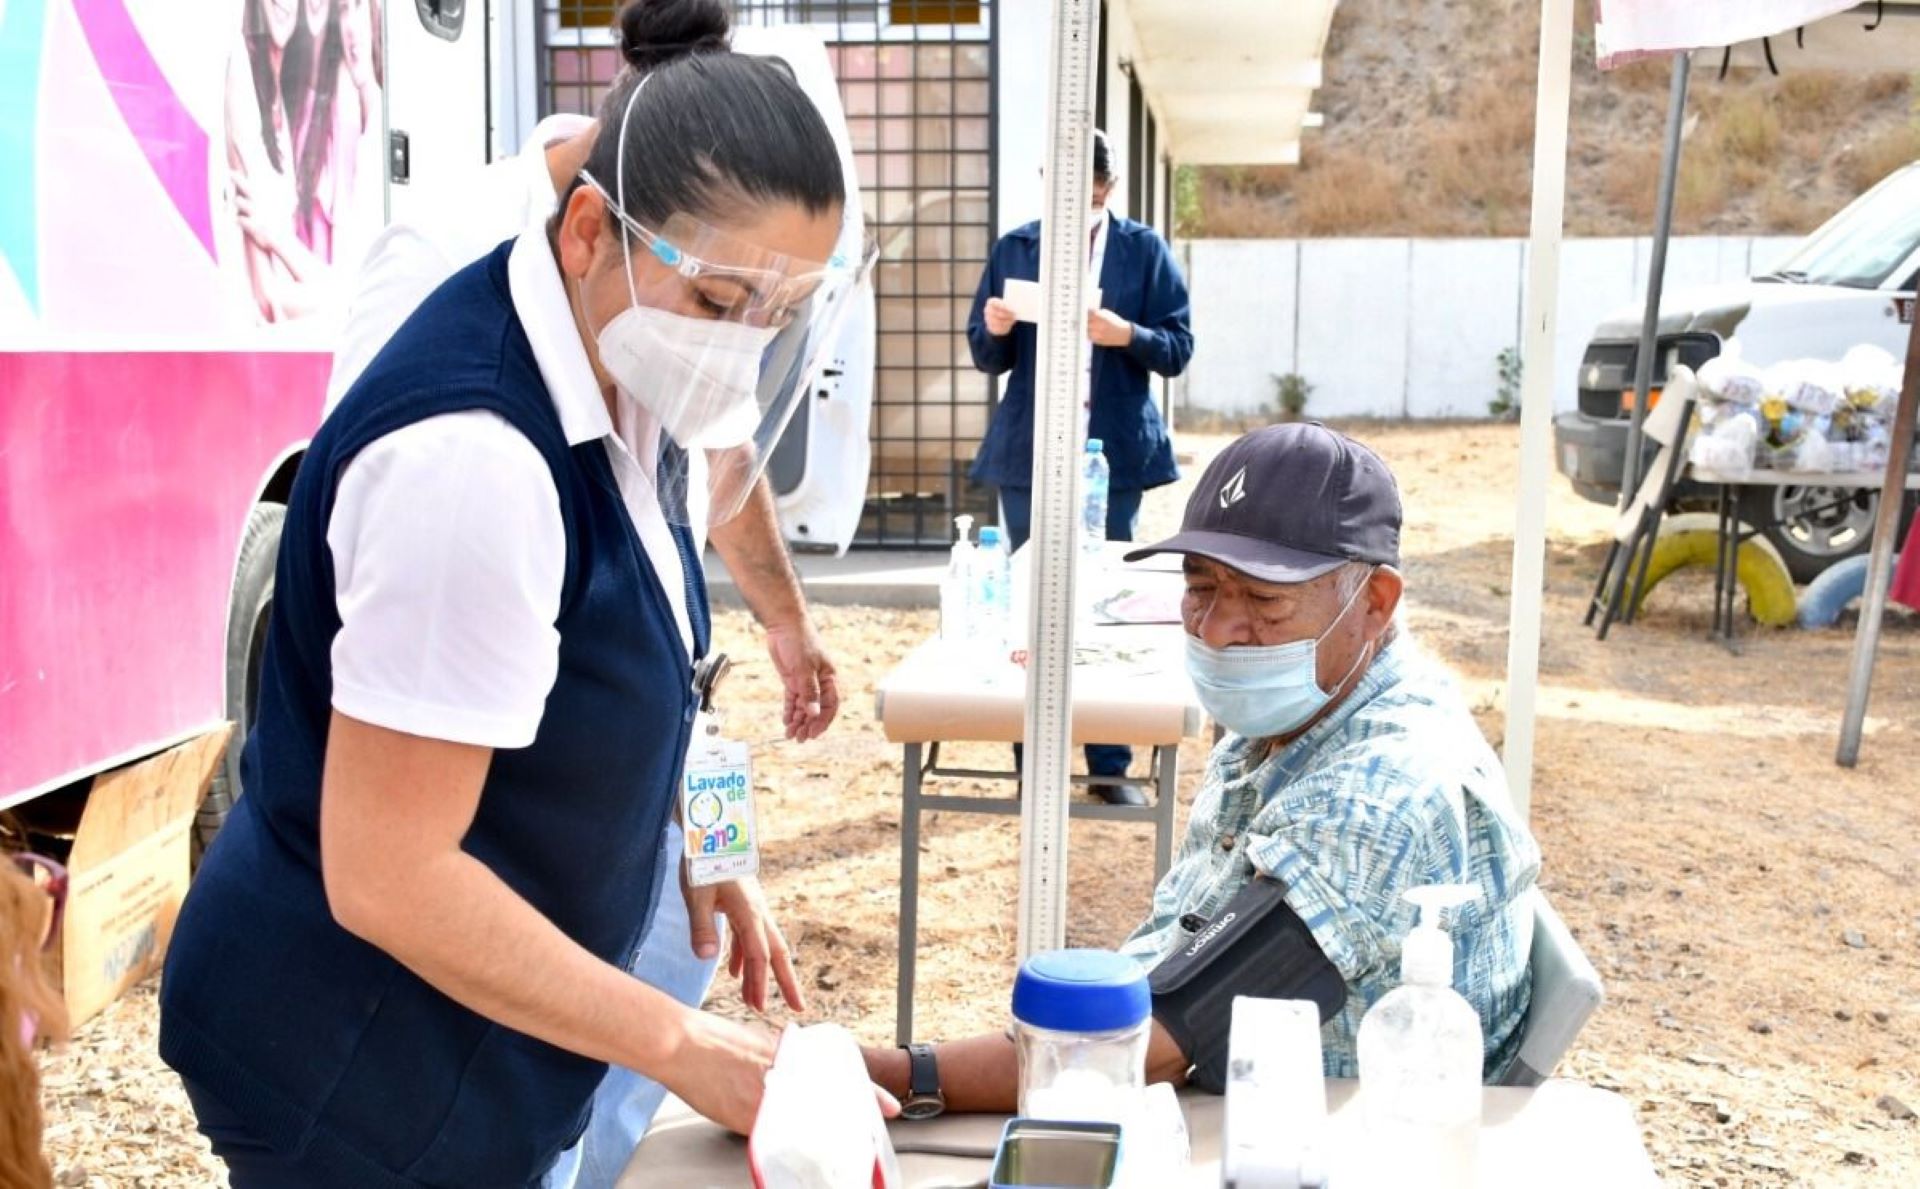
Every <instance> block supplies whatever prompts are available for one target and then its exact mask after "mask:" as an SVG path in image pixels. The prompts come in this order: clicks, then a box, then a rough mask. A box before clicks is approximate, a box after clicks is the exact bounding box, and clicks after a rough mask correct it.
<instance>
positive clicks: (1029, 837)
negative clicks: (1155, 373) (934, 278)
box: [1019, 0, 1100, 959]
mask: <svg viewBox="0 0 1920 1189" xmlns="http://www.w3.org/2000/svg"><path fill="white" fill-rule="evenodd" d="M1099 19H1100V4H1099V0H1054V3H1053V49H1052V58H1051V61H1050V62H1049V64H1048V70H1047V113H1048V115H1047V158H1046V160H1047V176H1046V182H1045V185H1046V191H1047V201H1046V211H1045V215H1044V217H1043V218H1042V220H1041V223H1040V292H1041V293H1042V295H1043V305H1042V307H1041V316H1040V325H1039V328H1038V329H1039V359H1038V361H1037V362H1038V364H1039V367H1038V369H1037V374H1036V376H1035V384H1034V402H1033V535H1032V541H1031V544H1030V545H1029V550H1030V555H1029V556H1030V560H1031V561H1032V569H1033V586H1032V597H1031V598H1030V600H1029V602H1028V609H1029V611H1028V619H1027V722H1026V741H1027V747H1026V762H1025V770H1024V771H1023V772H1022V774H1021V775H1022V779H1021V788H1022V797H1021V802H1020V934H1019V941H1020V957H1021V958H1022V959H1025V958H1026V957H1027V956H1029V955H1031V954H1034V953H1038V952H1040V951H1043V950H1050V949H1058V948H1060V947H1061V946H1062V945H1064V944H1066V938H1067V911H1066V910H1067V801H1068V796H1069V792H1070V789H1071V784H1070V779H1071V772H1072V769H1071V768H1070V767H1069V763H1070V760H1069V752H1068V741H1069V739H1070V737H1071V734H1072V731H1071V727H1072V717H1073V599H1074V590H1073V588H1074V563H1075V559H1076V556H1077V554H1078V550H1079V546H1078V544H1077V542H1076V541H1075V539H1074V536H1075V525H1076V524H1077V523H1078V522H1079V519H1080V517H1079V510H1080V506H1079V499H1078V498H1077V497H1078V495H1079V478H1080V459H1081V452H1082V450H1083V449H1084V444H1083V443H1084V439H1083V437H1082V434H1083V432H1084V431H1083V430H1082V429H1081V426H1080V410H1081V408H1082V407H1084V406H1085V404H1086V400H1087V362H1088V352H1089V351H1090V350H1091V347H1090V346H1089V344H1088V342H1087V306H1086V296H1085V294H1086V275H1087V233H1088V230H1089V228H1090V220H1091V216H1092V213H1093V211H1092V205H1093V179H1092V176H1091V175H1092V173H1093V161H1092V156H1093V143H1092V142H1093V92H1094V80H1093V71H1094V47H1095V44H1096V42H1097V41H1098V38H1099Z"/></svg>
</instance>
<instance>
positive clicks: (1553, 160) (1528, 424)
mask: <svg viewBox="0 0 1920 1189" xmlns="http://www.w3.org/2000/svg"><path fill="white" fill-rule="evenodd" d="M1572 88H1573V0H1542V2H1541V5H1540V79H1539V86H1538V91H1537V96H1538V98H1537V106H1536V108H1535V112H1534V121H1533V222H1532V231H1531V234H1530V236H1529V238H1528V241H1527V245H1528V246H1527V306H1526V323H1525V328H1524V330H1525V335H1524V337H1523V339H1522V340H1521V344H1520V357H1521V359H1522V360H1524V361H1525V369H1526V370H1525V372H1524V374H1523V377H1522V379H1521V388H1520V493H1519V494H1520V498H1519V501H1518V503H1519V510H1518V514H1517V516H1516V519H1515V523H1514V531H1513V581H1512V584H1511V587H1510V589H1511V590H1512V591H1513V601H1512V606H1511V609H1510V612H1509V614H1510V618H1509V620H1508V628H1507V732H1506V746H1505V747H1504V749H1503V751H1504V752H1505V755H1504V759H1505V763H1506V769H1507V788H1508V790H1509V792H1510V793H1511V794H1512V797H1513V806H1514V809H1515V811H1516V812H1518V813H1519V815H1520V818H1521V820H1522V821H1525V820H1526V819H1527V816H1528V814H1529V812H1530V810H1531V808H1532V806H1531V802H1532V792H1533V725H1534V724H1533V709H1534V693H1535V687H1536V686H1537V685H1538V683H1539V679H1540V612H1541V602H1542V598H1543V595H1544V592H1545V589H1546V572H1547V483H1548V480H1549V478H1550V475H1549V472H1550V470H1551V464H1552V460H1553V376H1554V360H1553V328H1554V321H1555V315H1556V313H1557V308H1556V307H1557V306H1558V304H1559V293H1560V289H1559V286H1560V235H1561V222H1562V216H1563V215H1564V213H1565V211H1566V198H1567V108H1568V104H1569V102H1570V100H1571V96H1572Z"/></svg>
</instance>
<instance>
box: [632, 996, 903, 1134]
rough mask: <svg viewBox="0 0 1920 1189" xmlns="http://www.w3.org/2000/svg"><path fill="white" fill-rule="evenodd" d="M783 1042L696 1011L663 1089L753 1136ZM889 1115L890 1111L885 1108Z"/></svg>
mask: <svg viewBox="0 0 1920 1189" xmlns="http://www.w3.org/2000/svg"><path fill="white" fill-rule="evenodd" d="M779 1042H780V1038H779V1037H778V1036H776V1035H775V1034H774V1033H772V1032H769V1031H767V1030H766V1029H765V1028H761V1027H758V1026H756V1025H747V1024H736V1023H734V1022H732V1021H731V1020H723V1019H721V1018H720V1017H719V1016H716V1015H713V1014H711V1013H709V1012H703V1011H690V1012H688V1013H687V1015H686V1019H685V1032H684V1035H683V1037H682V1040H681V1043H680V1048H679V1052H678V1053H676V1054H675V1056H674V1059H673V1060H672V1062H671V1063H670V1064H669V1065H668V1069H669V1070H670V1071H671V1072H670V1073H669V1074H668V1075H667V1076H665V1077H662V1078H661V1079H660V1081H661V1084H663V1085H665V1086H666V1088H667V1089H669V1090H671V1091H673V1092H674V1093H675V1094H677V1095H679V1096H680V1098H681V1099H682V1100H683V1101H685V1102H686V1104H687V1105H688V1106H690V1107H692V1108H693V1109H694V1110H696V1111H699V1112H700V1113H701V1114H702V1115H704V1116H705V1117H707V1118H709V1119H711V1120H713V1121H714V1122H715V1123H718V1124H719V1125H720V1126H722V1127H725V1128H726V1129H727V1130H729V1131H732V1132H735V1133H737V1134H739V1135H746V1134H747V1133H749V1132H750V1131H752V1130H753V1120H754V1116H755V1115H758V1114H759V1113H760V1098H761V1095H763V1094H764V1093H765V1092H766V1088H767V1070H769V1069H771V1068H773V1053H774V1049H775V1048H776V1047H777V1046H778V1045H779ZM883 1109H884V1108H883Z"/></svg>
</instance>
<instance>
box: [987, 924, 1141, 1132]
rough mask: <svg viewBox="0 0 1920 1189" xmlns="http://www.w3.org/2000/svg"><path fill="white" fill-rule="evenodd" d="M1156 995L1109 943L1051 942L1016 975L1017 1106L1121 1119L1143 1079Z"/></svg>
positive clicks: (1028, 1111)
mask: <svg viewBox="0 0 1920 1189" xmlns="http://www.w3.org/2000/svg"><path fill="white" fill-rule="evenodd" d="M1152 1011H1153V1002H1152V996H1151V994H1150V993H1149V991H1148V989H1147V975H1146V971H1145V970H1144V969H1143V968H1142V967H1141V966H1140V964H1139V963H1138V962H1135V961H1134V960H1133V959H1132V958H1129V957H1126V956H1125V955H1123V954H1116V953H1112V952H1109V951H1107V950H1052V951H1049V952H1047V953H1044V954H1035V955H1034V956H1033V957H1031V958H1028V959H1027V960H1026V961H1025V962H1023V963H1021V966H1020V973H1019V975H1018V977H1016V978H1015V979H1014V982H1013V1022H1014V1024H1013V1030H1014V1042H1015V1044H1016V1045H1017V1047H1018V1049H1019V1053H1020V1113H1021V1115H1023V1116H1025V1117H1026V1118H1029V1119H1051V1120H1069V1121H1079V1122H1089V1121H1096V1120H1099V1121H1109V1122H1115V1123H1121V1122H1125V1121H1127V1120H1128V1119H1129V1118H1130V1117H1132V1115H1133V1113H1134V1112H1135V1111H1136V1110H1137V1109H1138V1108H1139V1105H1140V1101H1141V1094H1142V1093H1143V1092H1144V1091H1145V1089H1146V1084H1147V1041H1148V1038H1149V1036H1150V1035H1151V1033H1152V1028H1153V1016H1152Z"/></svg>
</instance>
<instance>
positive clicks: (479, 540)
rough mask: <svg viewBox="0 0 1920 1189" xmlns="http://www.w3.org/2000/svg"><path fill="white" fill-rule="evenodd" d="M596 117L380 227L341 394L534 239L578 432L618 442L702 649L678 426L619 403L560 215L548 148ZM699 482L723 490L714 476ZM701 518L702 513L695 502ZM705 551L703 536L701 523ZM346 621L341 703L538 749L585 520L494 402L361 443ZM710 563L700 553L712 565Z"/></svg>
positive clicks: (533, 321) (567, 426) (522, 281)
mask: <svg viewBox="0 0 1920 1189" xmlns="http://www.w3.org/2000/svg"><path fill="white" fill-rule="evenodd" d="M587 123H588V121H586V120H584V119H583V118H581V117H571V116H556V117H553V118H551V119H548V120H545V121H542V123H541V124H540V126H539V128H537V129H536V130H535V135H534V137H533V140H532V143H531V144H530V145H529V146H528V148H527V149H526V150H525V151H523V152H522V153H521V154H520V155H519V156H518V157H514V158H512V159H510V160H506V161H500V162H496V163H494V164H493V165H490V166H488V167H487V168H486V169H485V170H483V171H481V173H480V175H479V176H478V177H477V178H476V179H475V180H474V183H473V184H472V185H468V186H462V187H460V188H459V191H458V193H459V195H460V200H459V201H450V202H447V203H441V204H433V205H432V208H431V209H435V210H437V211H439V212H441V213H442V214H443V215H444V218H441V219H439V220H437V221H436V222H434V223H432V224H430V225H429V224H427V223H425V222H420V223H396V224H394V225H392V226H390V227H389V228H388V229H387V230H386V231H385V232H383V233H382V234H381V235H380V237H379V238H378V239H377V240H376V241H375V244H374V247H373V249H372V251H371V253H370V255H369V257H368V260H367V263H366V265H365V266H364V268H363V270H362V272H361V276H360V281H359V290H358V292H357V293H356V295H355V297H354V299H353V302H352V305H351V307H350V310H349V314H348V320H347V325H346V328H345V330H344V332H343V338H342V341H341V343H340V346H339V349H338V351H337V352H336V354H335V358H334V378H333V381H332V383H330V385H329V388H330V393H329V404H328V408H329V409H331V408H332V405H333V403H335V402H336V401H337V400H338V398H339V396H340V395H342V394H344V393H345V392H346V390H347V389H348V388H350V387H351V386H352V383H353V381H354V380H355V379H357V378H358V376H359V375H360V372H361V371H362V370H364V369H365V367H366V365H367V364H368V363H369V362H371V360H372V359H373V357H374V356H375V355H376V354H378V353H379V350H380V348H381V347H383V346H384V345H385V344H386V341H387V339H388V338H390V337H391V336H392V334H393V332H394V331H396V330H397V329H399V327H400V325H401V323H403V322H405V321H406V319H407V317H408V316H409V315H411V314H412V312H413V311H414V309H415V308H417V307H418V305H419V304H420V302H421V301H422V300H423V299H424V298H425V297H426V296H427V295H428V294H429V293H431V292H432V291H433V290H434V289H435V288H437V287H439V285H440V284H441V282H443V281H444V280H446V278H447V277H449V276H451V275H452V274H453V273H454V272H456V271H458V270H459V269H461V268H463V267H465V266H466V265H467V264H470V263H472V262H473V261H474V260H477V259H479V258H480V257H481V256H484V255H485V254H486V253H488V252H490V251H492V250H493V249H494V248H495V247H497V246H498V245H499V244H500V242H501V241H503V240H505V239H507V238H509V237H512V236H515V235H518V236H519V238H518V240H517V241H516V242H515V244H514V246H513V249H512V253H511V256H510V258H509V261H508V286H509V290H510V293H511V296H512V299H513V304H514V309H515V311H516V312H517V313H518V314H519V316H520V320H521V323H522V325H523V327H524V328H525V330H526V333H527V338H528V341H529V342H530V343H531V344H532V347H533V354H534V359H535V362H536V363H537V364H538V366H539V368H540V376H541V379H542V380H543V381H545V383H546V386H547V390H548V392H549V393H550V394H551V395H552V397H553V402H554V408H555V410H556V411H557V412H558V414H559V417H560V424H561V427H562V429H563V430H564V431H565V433H566V437H567V441H568V443H569V444H570V445H576V446H577V445H580V444H582V443H585V442H592V441H599V442H601V443H603V445H604V447H605V449H606V451H607V456H608V459H609V461H610V462H611V464H612V469H613V474H614V479H615V482H616V483H617V485H618V487H619V490H620V496H621V501H622V503H623V504H625V506H626V510H627V514H628V516H629V518H630V519H631V520H632V522H633V526H634V530H635V534H636V535H637V536H638V538H639V540H640V544H641V546H642V548H643V549H644V550H645V553H646V558H647V561H648V562H649V563H650V564H651V565H652V567H653V570H654V572H655V573H656V574H658V575H659V577H660V583H661V586H662V587H663V588H664V589H665V591H666V595H667V598H668V601H669V602H670V603H671V605H672V608H673V615H674V620H675V622H676V623H677V624H678V626H679V628H680V636H681V641H682V643H683V644H684V645H685V646H686V647H687V650H688V652H689V654H691V652H692V648H693V631H692V626H691V625H692V621H691V618H690V616H689V612H688V606H687V587H686V575H685V571H684V569H683V568H682V564H681V554H680V551H679V549H678V548H677V547H676V545H675V542H674V539H673V534H672V531H671V530H670V529H669V528H668V526H667V522H666V519H665V517H664V516H663V514H662V512H661V509H660V503H659V499H658V496H657V495H656V493H655V489H654V480H653V471H654V460H655V459H656V458H657V456H658V451H659V440H660V439H659V432H658V429H657V428H656V427H655V426H654V425H653V423H652V419H651V418H650V417H648V416H647V415H646V414H645V413H644V412H643V411H642V410H640V409H639V408H638V407H637V406H635V405H633V404H632V402H629V401H626V400H624V399H616V402H615V405H616V408H617V409H618V411H619V414H620V416H619V424H616V423H615V420H614V418H613V417H612V416H610V415H609V413H608V408H607V402H606V400H605V398H604V397H603V396H602V395H601V390H600V385H599V382H598V381H597V380H596V379H595V377H594V374H593V368H592V365H591V364H590V363H589V361H588V358H587V353H586V350H585V348H584V347H582V345H581V343H580V337H579V333H578V331H577V329H576V328H575V325H574V320H573V311H572V306H571V304H570V303H569V301H568V298H567V290H566V287H565V284H564V282H563V280H562V278H561V275H560V269H559V266H558V265H557V264H556V263H555V261H554V259H553V252H552V249H551V248H550V247H549V246H548V243H547V239H546V234H545V230H544V227H543V226H542V225H543V223H544V221H545V219H546V218H547V216H548V215H549V214H551V212H552V209H553V204H554V193H553V183H552V180H551V176H550V175H549V173H548V171H547V166H546V156H545V150H546V147H547V146H548V145H549V144H552V143H554V142H555V141H556V140H561V139H565V138H567V137H569V136H572V135H577V134H578V133H579V132H580V131H581V130H582V129H584V128H585V127H586V125H587ZM692 478H693V481H692V482H690V483H689V494H690V495H699V494H704V491H705V486H706V485H705V482H704V480H703V478H702V476H701V475H700V474H698V473H696V474H695V475H694V476H693V477H692ZM691 511H692V513H693V517H694V518H695V519H696V521H697V520H698V519H699V518H700V517H701V514H702V511H703V509H700V508H694V509H691ZM693 538H694V539H693V549H694V551H695V556H696V558H697V556H698V550H699V549H700V547H701V545H702V542H703V538H704V531H703V526H702V525H700V524H699V523H696V524H695V526H694V529H693ZM327 545H328V547H329V549H330V550H331V552H332V554H333V562H334V595H335V600H336V602H337V604H338V606H339V610H340V617H341V621H342V626H341V630H340V632H339V634H338V635H337V636H335V638H334V642H333V653H332V660H333V706H334V709H336V710H338V711H339V712H340V713H342V714H345V715H348V716H349V717H352V718H356V719H359V720H361V721H363V722H370V723H373V724H375V725H377V726H382V727H387V728H389V729H391V730H396V731H402V732H405V733H407V734H410V735H420V736H425V737H428V738H434V739H446V740H450V741H453V742H458V743H472V744H477V745H482V746H489V747H505V748H512V747H525V746H527V745H528V744H529V743H531V742H532V741H533V738H534V735H535V733H536V731H537V730H538V728H539V725H540V716H541V713H542V711H543V709H544V707H545V703H546V697H547V693H548V691H549V690H550V689H551V688H552V686H553V681H554V677H555V675H556V673H557V672H558V666H559V639H560V638H559V632H558V631H557V630H556V628H555V626H554V624H555V621H556V620H557V619H558V617H559V612H560V591H561V585H562V581H563V569H564V565H565V557H566V533H565V528H564V526H563V524H562V521H561V517H560V501H559V494H558V492H557V491H556V490H555V488H554V485H553V478H552V475H551V474H550V473H549V471H548V470H547V466H546V463H545V461H544V460H543V459H542V458H541V456H540V453H539V451H538V450H536V449H535V448H534V446H533V443H531V442H530V441H528V440H527V439H526V438H525V437H524V436H522V435H521V434H520V432H519V431H518V430H515V429H514V428H513V427H512V426H511V425H509V424H508V423H507V422H506V421H505V420H504V419H502V418H501V417H499V416H497V415H496V414H493V413H490V412H484V411H477V410H476V411H472V412H464V413H452V414H447V415H443V416H439V417H430V418H428V419H426V420H424V421H420V422H416V423H414V424H412V425H409V426H406V427H404V428H402V429H400V430H397V431H395V432H394V433H391V434H388V435H386V436H385V437H382V438H380V439H378V440H376V441H374V442H372V443H371V444H369V445H368V446H367V447H366V448H365V449H363V450H361V451H360V452H359V453H358V454H356V455H355V456H354V458H353V460H352V461H351V462H349V463H348V465H347V467H346V469H345V470H344V471H343V472H342V474H341V478H340V482H339V486H338V490H337V492H336V494H335V500H334V508H333V512H332V516H331V519H330V520H329V521H328V525H327ZM696 564H698V563H697V561H696Z"/></svg>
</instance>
